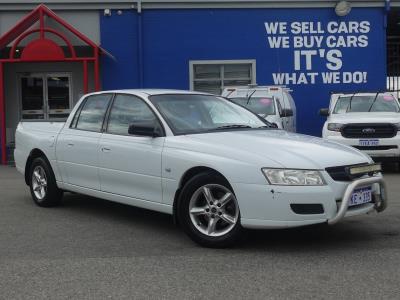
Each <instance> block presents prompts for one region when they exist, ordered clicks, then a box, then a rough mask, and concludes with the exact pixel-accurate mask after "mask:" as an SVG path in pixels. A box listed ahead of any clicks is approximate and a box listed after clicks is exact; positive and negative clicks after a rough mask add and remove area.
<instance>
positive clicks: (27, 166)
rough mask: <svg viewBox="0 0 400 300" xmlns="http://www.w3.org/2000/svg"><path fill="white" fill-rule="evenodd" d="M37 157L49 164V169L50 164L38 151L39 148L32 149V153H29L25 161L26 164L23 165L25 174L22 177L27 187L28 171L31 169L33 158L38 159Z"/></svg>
mask: <svg viewBox="0 0 400 300" xmlns="http://www.w3.org/2000/svg"><path fill="white" fill-rule="evenodd" d="M38 157H42V158H43V159H45V160H46V161H47V163H48V164H49V166H50V169H51V164H50V162H49V160H48V158H47V156H46V154H45V153H44V152H43V151H42V150H40V149H39V148H35V149H32V151H31V152H30V153H29V156H28V159H27V160H26V164H25V172H24V175H25V176H24V177H25V183H26V185H29V182H30V180H29V171H30V169H31V166H32V163H33V161H34V160H35V158H38Z"/></svg>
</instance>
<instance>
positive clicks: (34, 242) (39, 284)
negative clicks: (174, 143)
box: [0, 166, 400, 299]
mask: <svg viewBox="0 0 400 300" xmlns="http://www.w3.org/2000/svg"><path fill="white" fill-rule="evenodd" d="M385 178H386V180H387V183H388V189H389V191H388V192H389V197H390V200H391V201H390V206H389V208H388V210H387V211H385V212H384V213H382V214H371V215H366V216H360V217H356V218H351V219H346V220H345V221H344V222H342V223H340V224H338V225H336V226H334V227H324V226H317V227H307V228H299V229H292V230H274V231H248V232H246V237H245V239H244V241H243V242H242V243H241V244H240V245H239V246H237V247H235V248H233V249H225V250H212V249H204V248H200V247H198V246H197V245H195V244H193V243H192V242H191V241H190V240H189V239H188V238H187V237H186V236H185V235H184V234H183V233H182V231H181V230H180V229H179V228H176V227H175V226H174V225H173V222H172V219H171V217H170V216H167V215H163V214H159V213H155V212H150V211H147V210H143V209H138V208H134V207H129V206H125V205H120V204H115V203H111V202H107V201H103V200H99V199H94V198H90V197H86V196H81V195H76V194H75V195H74V194H66V195H65V201H64V204H63V205H62V206H60V207H57V208H39V207H37V206H35V205H34V204H33V201H32V200H31V198H30V194H29V191H28V188H27V187H26V185H25V184H24V182H23V178H22V176H21V175H20V174H18V173H17V172H16V170H15V169H14V168H13V167H8V166H7V167H5V166H3V167H0V299H66V298H69V299H71V298H72V299H104V298H113V299H142V298H145V299H158V298H164V299H166V298H168V299H169V298H170V299H193V298H196V299H202V298H214V299H215V298H225V299H244V298H246V299H311V298H315V299H399V295H400V293H399V292H400V235H399V233H400V199H399V196H398V195H399V193H400V184H399V183H400V173H396V172H395V171H391V170H389V171H388V172H386V174H385Z"/></svg>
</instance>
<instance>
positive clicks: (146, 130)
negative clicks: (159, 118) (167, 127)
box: [128, 122, 161, 137]
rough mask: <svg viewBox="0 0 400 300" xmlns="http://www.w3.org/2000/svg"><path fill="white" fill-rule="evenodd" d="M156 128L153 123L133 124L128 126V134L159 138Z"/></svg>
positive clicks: (159, 134)
mask: <svg viewBox="0 0 400 300" xmlns="http://www.w3.org/2000/svg"><path fill="white" fill-rule="evenodd" d="M156 127H157V126H155V124H154V122H146V123H133V124H130V125H129V128H128V133H129V134H131V135H140V136H150V137H159V136H161V133H160V132H159V130H157V129H156Z"/></svg>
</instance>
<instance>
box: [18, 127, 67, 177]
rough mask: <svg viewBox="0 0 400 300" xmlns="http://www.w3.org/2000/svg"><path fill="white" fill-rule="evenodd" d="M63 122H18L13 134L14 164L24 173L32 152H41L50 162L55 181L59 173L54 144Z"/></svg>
mask: <svg viewBox="0 0 400 300" xmlns="http://www.w3.org/2000/svg"><path fill="white" fill-rule="evenodd" d="M64 124H65V123H64V122H20V123H19V124H18V127H17V130H16V134H15V150H14V157H15V165H16V168H17V170H18V171H19V172H20V173H22V174H24V175H25V169H26V167H27V163H29V162H30V161H29V158H30V156H31V155H32V154H33V153H43V154H44V155H45V156H46V158H47V160H48V161H49V162H50V164H51V167H52V169H53V171H54V174H55V176H56V179H57V181H58V180H60V174H59V172H58V168H57V165H56V153H55V148H56V147H55V146H56V141H57V137H58V134H59V132H60V131H61V129H62V128H63V126H64Z"/></svg>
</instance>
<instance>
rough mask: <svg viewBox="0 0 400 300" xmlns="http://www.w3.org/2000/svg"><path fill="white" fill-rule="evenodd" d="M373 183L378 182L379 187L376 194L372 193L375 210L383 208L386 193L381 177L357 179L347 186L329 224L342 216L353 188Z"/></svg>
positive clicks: (346, 208)
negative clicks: (378, 191) (378, 192)
mask: <svg viewBox="0 0 400 300" xmlns="http://www.w3.org/2000/svg"><path fill="white" fill-rule="evenodd" d="M375 183H377V184H379V187H380V194H377V193H375V194H374V198H375V210H376V211H377V212H381V211H383V210H385V208H386V207H387V195H386V184H385V182H384V180H383V177H381V176H379V177H378V176H375V177H369V178H362V179H357V180H355V181H353V182H352V183H350V184H349V185H348V186H347V188H346V191H345V192H344V196H343V199H342V203H341V204H340V207H339V209H338V212H337V214H336V215H335V216H334V217H333V218H331V219H329V220H328V224H329V225H333V224H336V223H338V222H339V221H340V220H341V219H343V218H344V216H345V215H346V212H347V210H348V208H349V202H350V199H351V196H352V194H353V192H354V190H355V189H357V188H359V187H364V186H368V185H372V184H375Z"/></svg>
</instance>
